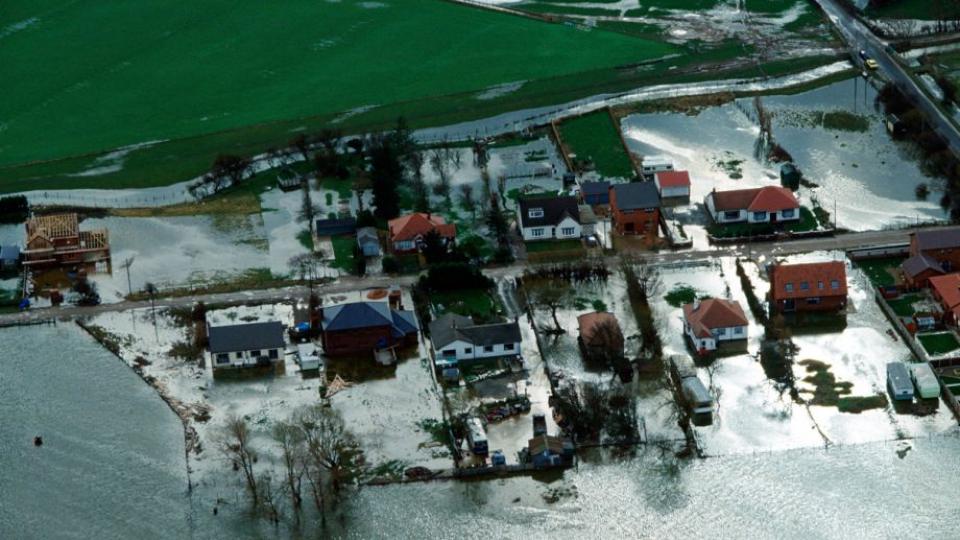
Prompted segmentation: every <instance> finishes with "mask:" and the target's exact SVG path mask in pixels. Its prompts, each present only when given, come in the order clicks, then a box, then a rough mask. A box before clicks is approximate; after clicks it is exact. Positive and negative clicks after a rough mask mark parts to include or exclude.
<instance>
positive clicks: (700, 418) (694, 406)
mask: <svg viewBox="0 0 960 540" xmlns="http://www.w3.org/2000/svg"><path fill="white" fill-rule="evenodd" d="M680 390H681V392H682V393H683V399H684V401H686V404H687V407H688V408H689V410H690V413H691V414H692V415H693V420H694V423H695V424H697V425H709V424H711V423H712V422H713V397H711V396H710V392H709V391H708V390H707V387H706V386H704V385H703V382H701V381H700V379H699V378H697V377H686V378H684V379H683V380H682V381H681V382H680Z"/></svg>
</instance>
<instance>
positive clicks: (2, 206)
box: [0, 195, 30, 223]
mask: <svg viewBox="0 0 960 540" xmlns="http://www.w3.org/2000/svg"><path fill="white" fill-rule="evenodd" d="M29 215H30V205H29V204H28V203H27V198H26V197H24V196H23V195H16V196H13V197H3V198H0V223H20V222H23V221H25V220H26V219H27V216H29Z"/></svg>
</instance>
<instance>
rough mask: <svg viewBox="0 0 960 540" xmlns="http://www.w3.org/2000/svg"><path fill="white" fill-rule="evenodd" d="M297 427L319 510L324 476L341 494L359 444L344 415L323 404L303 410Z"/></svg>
mask: <svg viewBox="0 0 960 540" xmlns="http://www.w3.org/2000/svg"><path fill="white" fill-rule="evenodd" d="M296 424H297V426H298V427H299V428H300V429H301V431H302V432H303V438H304V441H305V443H306V451H307V460H306V462H307V464H308V467H307V473H306V474H307V479H308V481H309V482H310V486H311V488H312V490H313V491H314V499H315V500H316V501H317V504H318V509H319V510H322V506H321V505H322V501H323V497H322V491H323V485H324V482H323V476H324V475H326V476H327V477H328V479H329V483H330V485H331V487H332V488H333V491H334V492H335V493H336V492H338V491H339V490H340V487H341V485H342V482H343V481H344V480H345V479H346V477H347V476H348V475H349V474H350V473H351V472H352V471H351V469H352V465H353V458H354V457H355V456H356V455H357V453H358V451H357V444H356V441H354V439H353V436H352V434H350V432H349V431H347V428H346V424H345V423H344V421H343V418H341V417H340V414H339V413H337V412H336V411H335V410H334V409H331V408H328V407H324V406H322V405H319V404H318V405H313V406H310V407H307V408H305V409H302V410H301V411H300V412H299V413H298V414H297V415H296Z"/></svg>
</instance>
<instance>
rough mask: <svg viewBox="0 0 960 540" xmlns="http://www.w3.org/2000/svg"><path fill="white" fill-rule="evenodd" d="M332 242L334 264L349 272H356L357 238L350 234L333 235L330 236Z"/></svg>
mask: <svg viewBox="0 0 960 540" xmlns="http://www.w3.org/2000/svg"><path fill="white" fill-rule="evenodd" d="M330 243H331V244H333V257H334V260H333V264H332V266H333V267H334V268H339V269H340V270H343V271H344V272H347V273H349V274H352V273H354V271H356V263H355V262H354V255H355V254H356V252H355V250H354V245H355V244H356V238H354V237H353V236H349V235H339V236H333V237H331V238H330Z"/></svg>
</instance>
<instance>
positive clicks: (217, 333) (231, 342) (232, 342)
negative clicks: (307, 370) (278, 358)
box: [208, 321, 286, 354]
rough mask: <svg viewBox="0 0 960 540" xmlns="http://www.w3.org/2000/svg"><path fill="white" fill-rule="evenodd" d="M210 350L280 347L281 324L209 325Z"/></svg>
mask: <svg viewBox="0 0 960 540" xmlns="http://www.w3.org/2000/svg"><path fill="white" fill-rule="evenodd" d="M208 334H209V336H208V337H209V339H210V352H212V353H214V354H216V353H224V352H236V351H253V350H258V349H280V348H282V347H284V346H285V345H286V343H285V342H284V340H283V325H282V324H280V323H279V322H278V321H270V322H260V323H248V324H231V325H229V326H211V327H210V330H209V332H208Z"/></svg>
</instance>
